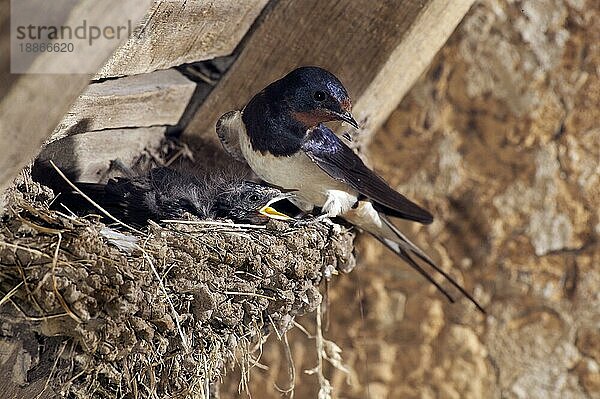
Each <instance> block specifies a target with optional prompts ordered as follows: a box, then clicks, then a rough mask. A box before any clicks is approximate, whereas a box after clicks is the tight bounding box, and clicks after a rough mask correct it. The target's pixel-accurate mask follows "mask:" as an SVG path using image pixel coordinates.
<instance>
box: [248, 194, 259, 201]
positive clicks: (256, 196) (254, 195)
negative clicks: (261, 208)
mask: <svg viewBox="0 0 600 399" xmlns="http://www.w3.org/2000/svg"><path fill="white" fill-rule="evenodd" d="M248 199H249V200H250V201H252V202H256V201H258V200H259V199H260V198H258V195H256V194H252V195H251V196H250V197H249V198H248Z"/></svg>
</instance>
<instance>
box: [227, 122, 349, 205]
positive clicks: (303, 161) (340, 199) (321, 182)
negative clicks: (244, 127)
mask: <svg viewBox="0 0 600 399" xmlns="http://www.w3.org/2000/svg"><path fill="white" fill-rule="evenodd" d="M239 136H240V148H241V150H242V153H243V154H244V157H245V158H246V161H247V162H248V165H250V167H251V168H252V170H253V171H254V173H256V174H257V175H258V176H259V177H260V178H261V179H263V180H264V181H266V182H269V183H271V184H274V185H276V186H279V187H282V188H285V189H293V190H298V191H297V193H296V196H297V197H298V199H299V200H300V201H301V202H302V203H304V204H306V205H308V204H310V205H314V206H318V207H323V208H324V209H323V210H324V212H326V213H329V214H330V216H335V215H338V214H340V213H344V212H345V211H346V210H348V209H350V208H351V207H352V205H354V203H355V202H356V199H357V193H356V192H355V191H354V190H353V189H351V188H350V187H348V185H346V184H344V183H341V182H339V181H337V180H334V179H333V178H331V177H330V176H329V175H328V174H327V173H325V172H324V171H323V170H321V168H319V166H318V165H316V164H315V163H314V162H313V161H311V159H310V158H309V157H308V156H307V155H306V154H305V153H304V152H302V151H299V152H298V153H296V154H294V155H291V156H280V157H276V156H274V155H272V154H268V153H267V154H262V153H260V152H258V151H254V150H253V149H252V146H251V144H250V140H249V138H248V135H247V134H246V133H245V132H240V135H239ZM303 208H304V209H306V208H308V207H307V206H303ZM325 208H327V209H325Z"/></svg>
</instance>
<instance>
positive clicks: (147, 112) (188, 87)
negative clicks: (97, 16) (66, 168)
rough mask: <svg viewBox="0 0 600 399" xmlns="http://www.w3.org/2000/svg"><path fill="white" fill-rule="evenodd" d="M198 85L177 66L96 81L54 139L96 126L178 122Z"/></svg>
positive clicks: (111, 127)
mask: <svg viewBox="0 0 600 399" xmlns="http://www.w3.org/2000/svg"><path fill="white" fill-rule="evenodd" d="M195 87H196V84H195V83H194V82H192V81H191V80H189V79H187V78H186V77H185V76H183V75H182V74H181V73H179V72H177V71H176V70H173V69H169V70H166V71H156V72H152V73H149V74H143V75H135V76H126V77H123V78H120V79H112V80H107V81H104V82H101V83H92V84H90V85H89V86H88V87H87V89H85V91H84V92H83V93H82V94H81V95H80V96H79V97H78V98H77V101H76V102H75V104H73V106H72V107H71V109H70V110H69V112H68V113H67V115H65V117H64V118H63V120H62V121H61V122H60V123H59V125H58V127H57V128H56V129H55V131H54V133H53V134H52V137H51V139H50V141H55V140H58V139H60V138H63V137H65V136H68V135H71V134H77V133H84V132H89V131H94V130H103V129H116V128H125V127H149V126H160V125H163V126H173V125H176V124H177V122H179V119H180V118H181V115H182V114H183V111H184V110H185V108H186V106H187V104H188V102H189V101H190V99H191V97H192V94H193V93H194V89H195Z"/></svg>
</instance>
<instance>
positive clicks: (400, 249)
mask: <svg viewBox="0 0 600 399" xmlns="http://www.w3.org/2000/svg"><path fill="white" fill-rule="evenodd" d="M380 217H381V220H382V221H383V222H384V224H385V225H386V226H387V227H388V228H389V229H390V230H391V231H392V232H393V233H394V236H395V237H394V238H395V239H394V240H392V239H391V238H386V237H382V236H378V235H376V234H373V235H374V236H375V238H377V239H378V240H379V241H380V242H381V243H382V244H383V245H385V246H386V247H388V248H389V249H390V250H391V251H392V252H394V253H395V254H396V255H398V256H399V257H400V258H401V259H403V260H404V261H405V262H406V263H408V264H409V265H410V267H412V268H413V269H415V270H416V271H417V272H419V273H420V274H421V275H422V276H423V277H425V278H426V279H427V281H429V282H430V283H431V284H433V285H434V286H435V287H436V288H437V289H438V290H439V291H440V292H441V293H442V294H444V296H446V298H448V300H449V301H450V302H454V301H455V300H454V298H453V297H452V295H450V293H449V292H448V291H447V290H446V289H445V288H444V287H442V285H441V284H440V283H438V282H437V281H436V280H435V279H434V278H433V277H432V276H431V275H430V274H429V273H428V272H427V271H426V270H425V269H424V268H423V267H422V266H421V265H419V264H418V263H417V261H416V260H415V259H414V258H413V256H416V257H417V258H419V259H420V260H422V261H423V262H425V263H427V264H428V265H429V266H431V267H432V268H433V269H434V270H435V271H436V272H438V273H439V274H441V275H442V276H443V277H444V278H445V279H446V280H448V281H449V282H450V284H452V285H453V286H454V287H456V289H458V290H459V291H460V292H461V293H462V294H463V295H464V296H465V297H466V298H467V299H469V301H471V302H472V303H473V304H474V305H475V306H476V307H477V309H479V311H480V312H482V313H484V314H485V313H486V311H485V309H484V308H483V307H482V306H481V305H480V304H479V303H478V302H477V301H476V300H475V298H473V296H472V295H471V294H469V293H468V292H467V291H466V290H465V289H464V288H463V287H462V286H461V285H460V284H458V283H457V282H456V280H454V279H453V278H452V276H450V275H449V274H448V273H446V272H445V271H444V270H442V269H441V268H440V267H439V266H438V265H436V264H435V263H434V262H433V260H431V258H430V257H429V256H427V255H426V254H425V253H424V252H423V251H422V250H421V249H420V248H419V247H417V246H416V245H415V244H413V243H412V242H411V241H410V240H409V239H408V238H407V237H406V236H405V235H404V234H402V232H401V231H400V230H398V228H397V227H396V226H394V225H393V224H392V222H390V221H389V220H388V219H387V218H386V217H385V216H384V215H380Z"/></svg>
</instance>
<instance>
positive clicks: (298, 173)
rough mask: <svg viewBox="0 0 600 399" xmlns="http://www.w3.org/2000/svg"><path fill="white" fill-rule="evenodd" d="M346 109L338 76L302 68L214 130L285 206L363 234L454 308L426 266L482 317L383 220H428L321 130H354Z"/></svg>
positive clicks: (348, 104) (225, 117)
mask: <svg viewBox="0 0 600 399" xmlns="http://www.w3.org/2000/svg"><path fill="white" fill-rule="evenodd" d="M351 108H352V103H351V101H350V97H349V96H348V92H347V90H346V89H345V88H344V86H343V85H342V83H341V82H340V81H339V79H338V78H337V77H335V76H334V75H333V74H332V73H330V72H328V71H326V70H325V69H322V68H319V67H301V68H298V69H295V70H293V71H292V72H290V73H288V74H287V75H286V76H284V77H283V78H281V79H279V80H277V81H275V82H273V83H271V84H270V85H268V86H267V87H266V88H265V89H263V90H262V91H261V92H259V93H258V94H256V95H255V96H254V97H253V98H252V99H251V100H250V102H248V104H247V105H246V106H245V107H244V108H243V109H242V110H241V111H230V112H228V113H226V114H225V115H223V116H222V117H221V118H220V119H219V121H218V122H217V127H216V130H217V135H218V136H219V138H220V140H221V143H222V144H223V147H224V148H225V150H226V151H227V152H228V153H229V154H231V155H232V156H233V157H234V158H236V159H237V160H240V161H245V162H247V163H248V165H249V166H250V168H252V170H253V171H254V172H255V173H256V174H257V175H258V176H259V177H260V178H261V179H263V180H264V181H266V182H268V183H270V184H273V185H275V186H279V187H282V188H284V189H287V190H294V196H293V198H292V199H291V201H292V202H294V204H295V205H297V206H298V207H299V208H300V209H302V210H304V211H311V210H312V209H313V208H315V207H319V208H321V212H322V214H323V215H324V216H328V217H336V216H340V217H342V218H343V219H345V220H347V221H348V222H350V223H352V224H353V225H355V226H357V227H359V228H361V229H363V230H365V231H367V232H369V233H370V234H372V235H373V236H375V238H377V239H378V240H379V241H380V242H382V243H383V244H384V245H385V246H386V247H388V248H389V249H391V250H392V251H393V252H394V253H396V254H397V255H398V256H399V257H400V258H402V259H403V260H404V261H406V262H407V263H408V264H409V265H410V266H411V267H413V268H414V269H415V270H416V271H418V272H419V273H420V274H422V275H423V276H424V277H425V278H426V279H427V280H429V281H430V282H431V283H432V284H434V285H435V286H436V287H437V288H438V289H439V290H440V291H441V292H442V293H443V294H444V295H445V296H446V297H447V298H448V299H449V300H450V301H451V302H454V298H453V297H452V296H451V295H450V294H449V293H448V292H447V291H446V290H445V289H444V288H443V287H442V286H441V285H440V284H439V283H438V282H437V281H436V280H434V279H433V278H432V277H431V276H430V275H429V274H428V273H427V272H426V271H425V269H423V267H422V266H421V265H420V264H419V263H417V261H416V259H419V260H420V261H423V262H425V263H426V264H428V265H429V266H431V267H432V268H434V269H435V270H436V271H437V272H439V273H440V274H442V275H443V276H444V277H445V278H446V279H447V280H449V281H450V283H451V284H452V285H454V286H455V287H456V288H457V289H458V290H460V292H461V293H462V294H464V295H465V296H466V297H467V298H468V299H469V300H470V301H471V302H473V303H474V304H475V306H477V308H478V309H479V310H481V311H482V312H483V311H484V310H483V308H482V307H481V306H480V305H479V304H478V303H477V302H476V301H475V299H474V298H473V297H472V296H471V295H470V294H469V293H468V292H466V291H465V289H464V288H462V287H461V286H460V285H459V284H458V283H457V282H456V281H454V280H453V279H452V278H451V277H450V276H449V275H448V274H447V273H446V272H444V271H443V270H442V269H440V268H439V267H438V266H437V265H436V264H435V263H434V262H433V261H432V260H431V258H429V256H427V255H426V254H425V253H424V252H423V251H422V250H421V249H420V248H418V247H417V246H416V245H415V244H414V243H412V242H411V241H410V240H409V239H408V238H407V237H406V236H405V235H404V234H402V232H401V231H400V230H398V228H397V227H396V226H394V225H393V224H392V222H391V221H390V220H389V219H388V217H389V216H391V217H398V218H401V219H407V220H411V221H415V222H419V223H422V224H430V223H431V222H432V221H433V216H432V215H431V214H430V213H429V212H428V211H426V210H425V209H423V208H421V207H420V206H419V205H417V204H415V203H414V202H412V201H410V200H409V199H407V198H406V197H405V196H403V195H402V194H400V193H398V192H397V191H395V190H394V189H392V188H391V187H390V186H389V185H388V184H387V183H386V182H385V181H384V180H383V179H382V178H381V177H379V176H378V175H377V174H375V173H374V172H373V171H372V170H370V169H369V168H368V167H367V166H365V164H364V163H363V161H362V160H361V159H360V158H359V157H358V156H357V155H356V154H355V153H354V152H353V151H352V150H351V149H350V148H349V147H348V146H347V145H346V144H345V143H344V142H343V141H342V140H341V139H340V138H338V137H337V136H336V135H335V133H333V132H332V131H331V130H330V129H329V128H328V127H327V126H325V125H324V123H325V122H329V121H335V120H340V121H343V122H346V123H349V124H350V125H352V126H354V127H355V128H358V123H357V122H356V120H355V119H354V117H353V116H352V113H351Z"/></svg>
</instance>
